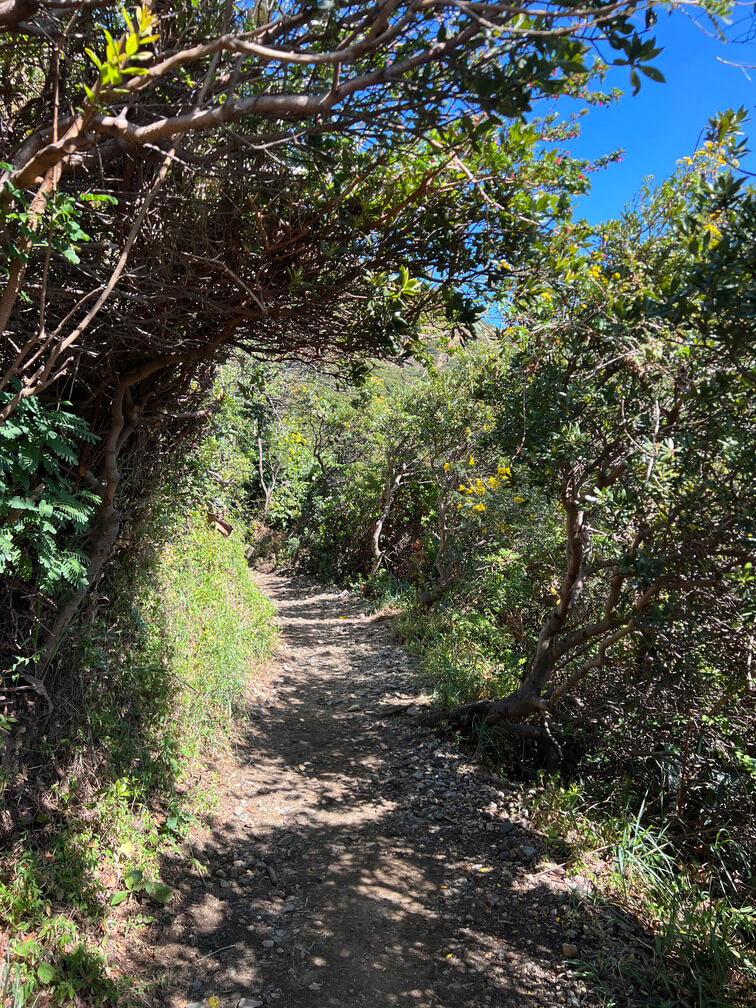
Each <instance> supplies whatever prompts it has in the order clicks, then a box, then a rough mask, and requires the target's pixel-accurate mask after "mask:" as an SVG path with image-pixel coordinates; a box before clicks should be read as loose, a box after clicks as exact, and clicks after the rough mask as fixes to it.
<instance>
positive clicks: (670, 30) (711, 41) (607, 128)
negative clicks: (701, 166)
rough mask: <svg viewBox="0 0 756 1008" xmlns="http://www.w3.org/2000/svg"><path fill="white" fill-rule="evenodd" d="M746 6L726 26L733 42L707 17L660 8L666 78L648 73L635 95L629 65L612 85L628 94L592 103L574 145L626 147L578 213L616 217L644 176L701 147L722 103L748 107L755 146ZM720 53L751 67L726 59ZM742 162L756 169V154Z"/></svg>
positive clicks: (754, 48)
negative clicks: (603, 104)
mask: <svg viewBox="0 0 756 1008" xmlns="http://www.w3.org/2000/svg"><path fill="white" fill-rule="evenodd" d="M741 11H748V13H747V14H746V13H742V14H740V15H737V14H736V15H735V16H734V17H733V19H732V23H731V25H730V27H729V28H727V29H726V34H727V36H728V37H729V38H730V39H731V40H732V41H731V42H729V43H728V44H725V43H723V42H721V41H720V40H719V39H717V38H716V37H712V36H713V35H714V33H713V30H712V28H711V25H709V24H708V23H707V22H706V21H705V20H703V19H702V20H701V24H702V26H703V28H704V29H705V30H702V28H700V27H696V25H695V24H694V23H692V21H691V20H690V19H689V17H687V16H686V15H685V14H684V13H683V12H681V11H677V12H673V13H672V14H670V15H667V14H661V15H660V17H659V21H658V23H657V25H656V26H655V28H654V34H655V35H656V38H657V41H658V43H659V44H660V45H661V46H663V52H662V53H661V54H660V55H659V56H657V57H656V59H655V60H654V61H653V64H654V65H655V66H656V67H658V68H659V70H661V71H662V73H663V74H664V76H665V77H666V83H665V84H656V83H654V82H653V81H651V80H649V79H648V78H646V77H643V78H642V86H641V90H640V93H639V94H637V95H636V96H635V97H633V96H632V95H631V88H630V85H629V81H628V74H627V70H626V69H624V68H622V69H620V68H618V69H616V70H615V69H613V70H612V71H611V73H610V76H609V77H608V79H607V85H608V86H616V87H621V88H622V89H623V90H625V91H626V94H625V95H624V96H623V97H622V98H621V99H620V101H619V103H618V104H617V105H614V106H610V107H608V108H592V109H591V110H590V112H589V114H588V115H587V116H585V117H584V118H583V119H582V120H581V123H582V136H581V138H580V139H579V140H575V141H573V142H572V144H571V145H570V147H569V149H570V151H571V152H572V153H573V154H576V155H577V156H579V157H586V158H593V157H598V156H599V155H601V154H606V153H608V152H610V151H612V150H615V149H616V148H618V147H622V148H624V150H625V154H624V157H623V160H622V162H621V163H619V164H614V165H610V166H609V167H608V168H607V169H606V171H603V172H598V173H596V174H594V175H592V176H591V178H592V182H593V185H592V190H591V193H590V195H588V196H587V197H585V198H583V199H581V200H580V203H579V205H578V208H577V212H578V214H579V215H581V216H585V217H586V218H587V219H588V220H589V221H591V222H592V223H598V222H599V221H602V220H605V219H607V218H608V217H612V216H616V215H617V214H618V213H619V212H620V211H621V210H622V208H623V206H624V205H625V204H626V203H627V202H628V201H630V200H631V199H632V197H633V195H634V194H635V193H636V192H637V190H638V189H639V187H640V185H641V183H642V181H643V179H644V178H645V177H646V176H648V175H653V176H654V177H655V178H656V179H657V180H659V181H661V180H662V179H663V178H665V177H666V176H667V175H669V174H670V173H671V172H672V171H673V169H674V167H675V162H676V161H677V160H678V159H679V158H681V157H684V156H685V155H686V154H690V153H691V151H693V150H694V149H695V148H696V146H697V144H698V142H699V140H700V139H701V134H702V131H703V130H704V129H705V127H706V124H707V120H708V119H709V118H710V117H711V116H712V115H714V114H715V113H716V112H718V111H720V110H722V109H725V108H733V107H734V108H737V107H739V106H741V105H744V106H745V107H746V109H747V110H748V112H749V114H750V116H751V121H750V122H749V123H748V126H747V133H748V134H749V136H750V138H751V143H750V144H749V146H750V147H751V148H754V147H756V19H754V16H753V14H752V13H751V11H753V7H752V6H751V5H750V4H749V5H748V6H747V7H746V6H743V7H741ZM707 33H708V34H707ZM718 57H719V59H720V60H725V61H728V62H729V63H738V64H740V65H743V64H751V65H752V67H753V69H747V70H743V69H741V68H740V66H738V67H735V66H728V65H726V63H723V62H720V61H719V60H718ZM742 167H743V168H746V169H747V170H750V171H752V172H756V155H753V154H752V155H751V156H750V157H749V158H748V160H747V161H744V162H742Z"/></svg>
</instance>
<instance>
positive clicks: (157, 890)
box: [144, 882, 173, 903]
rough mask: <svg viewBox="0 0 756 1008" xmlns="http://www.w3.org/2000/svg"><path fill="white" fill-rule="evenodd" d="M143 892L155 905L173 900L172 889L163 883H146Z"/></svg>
mask: <svg viewBox="0 0 756 1008" xmlns="http://www.w3.org/2000/svg"><path fill="white" fill-rule="evenodd" d="M144 891H145V892H146V893H147V895H148V896H149V897H150V898H151V899H154V900H155V902H156V903H169V902H170V901H171V900H172V899H173V889H171V888H170V886H167V885H166V884H165V882H146V883H145V886H144Z"/></svg>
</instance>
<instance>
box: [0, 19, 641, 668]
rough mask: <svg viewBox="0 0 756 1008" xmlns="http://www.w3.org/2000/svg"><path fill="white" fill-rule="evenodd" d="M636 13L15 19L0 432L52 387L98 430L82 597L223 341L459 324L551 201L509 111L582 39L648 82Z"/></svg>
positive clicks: (587, 55) (10, 52) (571, 85)
mask: <svg viewBox="0 0 756 1008" xmlns="http://www.w3.org/2000/svg"><path fill="white" fill-rule="evenodd" d="M634 9H635V7H634V5H633V4H631V3H626V4H625V3H620V4H619V5H617V4H612V5H605V6H604V5H600V6H598V7H596V8H595V10H594V9H588V8H585V9H583V8H579V9H575V8H573V7H571V6H569V5H567V6H564V7H559V6H557V7H555V8H554V9H553V10H551V11H549V12H548V13H543V12H539V11H540V8H533V9H532V12H530V9H529V8H528V5H526V7H525V8H518V11H517V12H513V11H512V10H511V9H510V8H509V7H508V6H506V5H497V4H493V5H486V7H485V10H481V11H478V10H477V8H472V7H470V8H468V7H467V6H465V5H461V6H456V7H453V8H450V7H448V5H446V4H444V3H430V4H428V3H425V4H415V3H407V4H397V3H394V2H393V0H391V2H379V3H374V4H349V5H333V6H327V5H320V6H319V5H311V4H309V3H301V4H282V5H280V6H275V7H266V6H263V5H257V6H255V7H253V8H249V7H235V6H233V5H232V4H230V3H226V4H216V3H208V4H205V5H203V6H202V7H201V8H200V9H199V10H198V9H197V7H196V6H195V5H185V4H182V3H176V4H171V5H168V6H162V7H160V8H159V9H158V8H154V9H148V8H140V9H138V10H137V11H136V13H135V14H134V15H133V17H132V16H130V15H128V14H126V13H122V12H120V11H118V10H116V9H114V8H113V7H112V6H110V5H109V4H84V3H81V4H70V5H66V6H62V7H53V6H51V5H29V4H10V5H6V7H5V8H4V12H3V22H2V27H3V29H4V34H5V38H6V40H7V43H6V48H5V50H4V52H3V53H2V54H0V72H1V73H2V77H3V82H4V91H5V94H6V95H7V99H6V108H5V113H4V122H5V124H6V128H5V130H4V135H3V145H4V147H3V153H2V156H3V158H4V161H5V165H6V167H5V168H4V172H3V175H2V182H3V185H4V189H3V195H2V202H1V204H0V208H1V209H2V212H3V219H4V228H5V230H4V238H5V247H6V255H7V262H6V283H5V289H4V291H3V293H2V295H1V296H0V320H1V321H2V326H3V329H4V331H5V332H6V334H7V338H6V341H5V343H4V345H3V347H2V351H0V355H1V360H0V363H1V367H2V374H1V375H0V389H5V390H6V391H7V390H10V392H11V394H10V395H9V396H7V397H6V399H5V400H4V403H3V407H2V413H1V414H0V422H1V421H2V420H7V419H8V418H10V417H11V416H12V414H13V412H14V410H16V409H17V408H18V407H19V406H20V404H21V403H22V402H23V401H24V400H25V399H28V398H30V397H32V396H40V395H44V396H45V397H46V398H48V399H49V400H51V401H52V402H60V401H63V400H64V399H68V400H70V401H71V403H72V409H73V411H74V413H75V414H76V415H77V416H78V417H79V418H80V419H82V420H83V421H84V422H85V423H86V425H87V428H88V431H89V434H90V435H92V436H94V437H96V438H97V441H96V443H94V444H93V445H91V446H90V447H85V448H83V449H82V451H81V454H80V458H79V464H78V466H77V467H76V479H77V480H79V481H81V483H82V484H85V485H86V486H87V487H88V488H89V489H90V490H92V491H94V492H95V493H96V494H97V495H98V497H99V498H100V502H101V503H100V505H99V508H98V512H97V520H96V523H95V528H94V530H93V535H92V538H91V542H90V544H89V560H88V563H87V570H86V579H85V580H86V581H87V583H89V584H91V583H92V582H93V581H94V579H95V578H96V577H97V575H98V573H99V571H100V570H101V568H102V565H103V563H104V562H105V561H106V559H107V557H108V556H109V555H110V553H111V551H112V549H113V547H114V545H115V543H116V541H117V538H118V535H119V530H120V527H121V518H122V513H123V510H124V508H125V506H126V502H125V498H124V490H123V478H122V473H123V471H124V470H128V471H129V472H130V474H131V487H130V489H129V493H131V494H134V493H136V492H138V491H139V489H140V487H144V486H145V485H146V484H147V483H148V482H149V480H150V479H151V478H154V477H155V475H156V473H157V471H158V470H159V466H160V459H161V457H162V456H163V454H164V453H165V452H170V451H174V450H175V446H176V444H177V443H180V442H181V440H182V438H183V437H185V436H187V435H190V434H191V431H192V430H193V429H194V428H195V427H196V425H197V424H198V423H200V422H202V419H203V417H204V415H205V412H204V410H203V397H204V396H205V395H206V393H207V390H208V388H209V383H210V381H211V378H212V372H213V367H214V365H215V363H216V362H217V361H219V360H223V359H225V356H226V355H228V354H229V353H230V352H232V351H233V350H234V349H235V348H239V347H241V348H244V349H245V350H247V351H250V352H252V353H253V354H254V355H256V356H258V357H264V358H269V357H271V356H274V357H275V356H279V357H285V356H300V357H305V358H310V359H321V358H323V357H327V356H329V355H333V354H336V353H338V354H341V355H354V354H359V353H361V352H364V351H366V350H367V349H373V350H376V349H377V350H380V351H381V352H387V351H388V352H391V351H392V350H396V349H397V348H399V347H401V346H402V345H403V344H406V343H408V342H410V343H411V342H412V340H413V338H414V336H415V334H416V332H417V331H418V329H419V327H420V325H421V323H422V321H423V319H424V318H427V317H428V316H429V315H430V314H431V313H432V312H434V311H437V310H439V309H441V310H443V311H445V312H446V313H447V314H448V316H449V317H450V318H452V319H454V320H456V321H457V322H458V323H460V324H469V323H470V322H471V321H472V319H473V318H474V317H475V310H474V306H473V304H472V303H471V296H472V295H474V294H475V293H476V291H479V290H480V289H481V288H482V286H483V285H484V284H486V283H491V282H496V281H497V276H498V273H497V270H498V269H499V268H498V267H496V266H493V267H492V265H491V264H492V263H496V262H498V261H500V260H508V259H511V258H518V257H519V258H522V257H523V256H524V255H526V254H527V250H528V248H529V247H530V245H531V244H532V242H533V241H534V240H535V239H536V238H537V235H538V233H539V231H542V230H543V223H544V222H545V221H546V220H547V219H548V218H549V216H550V215H552V214H554V213H555V212H559V210H560V200H563V199H564V197H563V195H560V192H558V191H555V192H554V193H553V194H543V197H542V200H543V202H542V205H541V206H533V205H532V199H531V198H530V195H529V192H528V185H529V179H528V175H527V172H523V175H522V177H521V178H518V177H517V176H516V175H513V174H510V173H508V172H507V171H506V170H505V168H506V166H507V165H510V166H514V165H516V164H517V162H518V157H519V155H518V153H517V144H518V143H519V144H520V147H522V146H523V143H524V142H523V141H517V142H515V139H513V137H514V134H513V135H512V137H510V138H509V139H507V130H506V128H505V126H504V123H505V120H507V119H508V118H512V117H514V118H516V117H518V116H520V115H521V114H522V113H523V112H524V111H526V110H527V109H528V108H529V107H530V102H531V100H533V99H535V98H536V97H538V96H539V95H548V96H551V95H555V94H558V93H561V92H570V91H571V90H574V89H575V87H576V84H577V82H578V81H584V80H585V78H586V76H587V75H588V74H589V73H590V71H591V67H592V60H593V55H592V54H593V52H594V47H595V46H598V45H599V44H600V43H603V44H604V46H605V48H606V49H607V51H608V52H613V53H616V54H617V58H618V59H620V60H621V61H626V62H627V63H628V65H629V66H630V67H632V68H635V67H640V68H641V69H642V68H643V67H644V66H646V63H647V61H648V60H650V59H652V58H653V56H654V55H655V52H656V50H655V49H654V46H653V41H652V40H647V41H643V40H641V38H640V37H639V35H638V34H637V33H636V32H635V31H634V30H632V29H631V28H630V21H629V19H630V17H631V15H632V13H633V11H634ZM96 19H99V21H100V23H101V24H100V25H98V23H97V20H96ZM101 30H102V35H101V34H100V32H101ZM103 42H104V45H103ZM633 72H634V71H633ZM531 146H532V144H531ZM569 189H570V184H568V185H566V187H562V191H563V192H564V191H567V192H568V191H569ZM402 267H404V268H405V270H406V271H407V273H406V275H408V276H409V277H411V278H413V280H414V279H415V278H417V279H418V280H420V284H419V285H418V286H417V288H416V289H414V290H413V291H412V292H409V291H406V290H405V289H404V281H403V280H402V274H401V268H402ZM84 591H85V588H84V586H83V585H80V586H79V587H77V589H76V590H75V592H74V593H73V594H72V596H71V597H70V599H69V600H68V602H67V603H66V605H65V606H64V608H63V609H62V610H61V611H60V612H59V613H58V615H57V617H56V619H55V622H54V624H53V626H52V627H50V628H49V634H48V638H47V643H46V645H45V647H44V648H43V650H42V654H41V657H40V660H39V664H38V672H41V671H42V670H43V669H44V667H45V666H46V664H47V663H48V662H49V660H50V658H51V656H52V655H53V654H54V652H55V650H56V648H57V646H58V643H59V640H60V638H61V635H62V633H63V632H64V631H65V628H66V627H67V625H68V623H69V621H70V619H71V617H72V616H73V614H74V613H75V611H76V608H77V606H78V604H79V603H80V601H81V598H82V597H83V593H84ZM16 601H18V600H16ZM30 617H31V611H30V612H29V614H28V616H27V618H30ZM23 622H24V620H22V623H23ZM21 636H22V637H23V636H24V634H23V633H22V634H21Z"/></svg>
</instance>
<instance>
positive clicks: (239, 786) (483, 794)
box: [150, 574, 597, 1008]
mask: <svg viewBox="0 0 756 1008" xmlns="http://www.w3.org/2000/svg"><path fill="white" fill-rule="evenodd" d="M255 580H256V582H257V583H258V585H259V587H260V588H261V589H262V590H263V591H264V592H265V593H266V594H267V595H268V596H269V597H270V598H271V599H272V601H273V602H274V604H275V606H276V607H277V611H278V623H279V626H280V631H281V643H280V646H279V648H278V651H277V653H276V655H275V656H274V659H273V660H272V661H271V663H270V664H269V666H268V667H267V669H266V670H265V672H264V675H263V677H262V679H260V680H255V682H254V683H253V684H252V687H251V701H250V712H249V727H248V729H247V730H246V732H245V736H244V738H243V739H242V741H241V744H240V745H239V746H238V747H237V757H236V760H235V761H234V762H232V763H231V764H229V765H225V764H224V765H223V766H222V767H221V768H220V769H221V771H222V782H223V783H222V788H221V793H220V794H219V796H218V799H219V808H218V811H217V814H216V815H215V816H214V819H213V822H212V825H211V827H210V828H209V829H208V830H206V831H204V832H202V833H199V834H198V835H197V837H196V838H195V846H194V854H195V856H196V858H197V861H198V862H199V868H197V869H196V870H195V871H193V872H187V871H186V869H185V867H184V869H183V872H182V873H179V872H175V873H174V875H173V876H170V875H169V878H168V881H169V882H171V884H172V885H173V886H174V888H175V890H176V896H175V898H174V900H173V901H172V903H171V904H170V905H169V907H167V908H166V911H165V917H164V918H161V920H160V921H159V922H158V923H157V924H156V926H155V927H154V928H153V936H152V939H151V940H153V941H154V947H153V948H152V949H151V950H150V956H151V959H152V963H153V974H154V973H155V972H157V974H158V975H159V976H160V977H161V980H160V982H159V984H158V985H157V986H156V988H155V993H154V1001H153V1003H154V1004H155V1005H156V1006H157V1005H160V1006H170V1008H184V1006H186V1005H192V1006H195V1008H200V1006H203V1008H204V1006H207V1005H210V1006H211V1008H230V1006H239V1008H271V1006H273V1008H276V1006H277V1008H384V1006H385V1008H388V1006H396V1008H399V1006H401V1008H406V1006H417V1008H467V1006H470V1008H472V1006H476V1008H477V1006H481V1008H488V1006H490V1008H498V1006H502V1008H504V1006H507V1008H536V1006H538V1008H549V1006H553V1008H556V1006H562V1005H569V1006H578V1005H586V1006H589V1008H590V1006H593V1005H595V1004H596V1003H597V1002H596V1000H595V998H594V997H593V995H592V994H591V992H590V990H589V989H588V988H587V987H586V985H585V984H584V983H583V982H582V981H581V980H579V979H577V978H576V977H575V976H574V975H573V974H572V972H571V971H570V966H569V962H568V960H569V959H571V958H573V957H580V956H582V955H584V954H585V952H586V951H587V950H588V949H587V947H588V946H589V945H590V942H591V938H590V934H591V933H592V932H591V930H590V929H589V928H588V927H587V926H586V927H585V928H584V929H583V928H578V929H577V930H576V929H575V926H574V922H573V924H572V926H571V927H570V925H569V924H568V922H567V921H566V919H565V917H564V909H565V907H566V905H567V904H569V903H573V904H574V902H575V900H576V899H577V900H579V899H580V898H581V895H584V894H585V885H584V884H582V885H581V883H580V882H579V881H577V882H576V881H575V880H568V879H567V878H566V876H565V869H564V867H562V866H561V865H559V864H555V863H552V862H550V861H549V859H548V857H547V854H546V844H545V842H544V838H543V837H541V836H538V835H537V834H536V833H535V832H534V831H532V830H531V829H530V828H529V824H528V818H527V809H526V801H525V798H526V795H525V794H524V792H523V789H522V788H521V787H518V786H517V785H516V784H507V783H505V782H502V781H500V780H498V779H496V778H491V777H490V776H487V775H486V774H485V773H483V772H482V771H481V770H480V768H479V767H478V766H476V765H475V763H474V762H472V760H471V758H470V757H469V756H468V755H466V754H464V753H463V752H461V751H460V750H459V749H457V748H456V747H455V746H454V745H453V744H452V742H451V741H450V740H447V739H445V738H443V737H440V736H438V735H437V734H436V733H434V732H433V731H432V730H431V729H427V728H421V727H419V726H418V725H417V724H416V719H415V715H416V714H417V713H419V712H420V709H421V705H422V703H423V700H424V698H423V697H422V696H421V695H419V694H420V688H419V686H418V682H417V678H416V676H415V672H414V663H413V660H412V659H411V658H410V657H408V656H407V654H406V653H405V651H404V650H403V648H402V647H401V645H400V644H399V643H398V642H397V641H396V640H395V638H394V637H393V635H392V632H391V625H390V621H389V620H387V619H386V618H382V617H381V616H380V615H377V616H376V615H369V614H367V613H366V611H365V605H364V603H363V602H362V600H359V599H357V598H356V597H355V596H353V595H349V594H347V593H344V592H338V591H336V590H334V589H330V588H325V587H323V586H322V585H320V584H318V583H317V582H315V581H313V580H312V579H309V578H306V577H299V576H297V577H284V576H279V575H274V574H255ZM408 710H409V713H408V712H407V711H408ZM576 887H577V894H576V893H575V889H576ZM587 912H588V911H587V909H586V913H587ZM573 916H574V915H573ZM568 928H569V930H567V929H568Z"/></svg>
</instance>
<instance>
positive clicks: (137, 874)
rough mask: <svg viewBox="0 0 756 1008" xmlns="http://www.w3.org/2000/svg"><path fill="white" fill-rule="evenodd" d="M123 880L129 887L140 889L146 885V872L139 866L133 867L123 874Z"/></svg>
mask: <svg viewBox="0 0 756 1008" xmlns="http://www.w3.org/2000/svg"><path fill="white" fill-rule="evenodd" d="M123 882H124V885H125V886H126V888H127V889H131V890H132V891H133V890H134V889H139V888H141V886H143V885H144V872H143V871H141V870H140V869H139V868H132V869H131V870H130V871H127V872H126V874H125V875H124V876H123Z"/></svg>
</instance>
